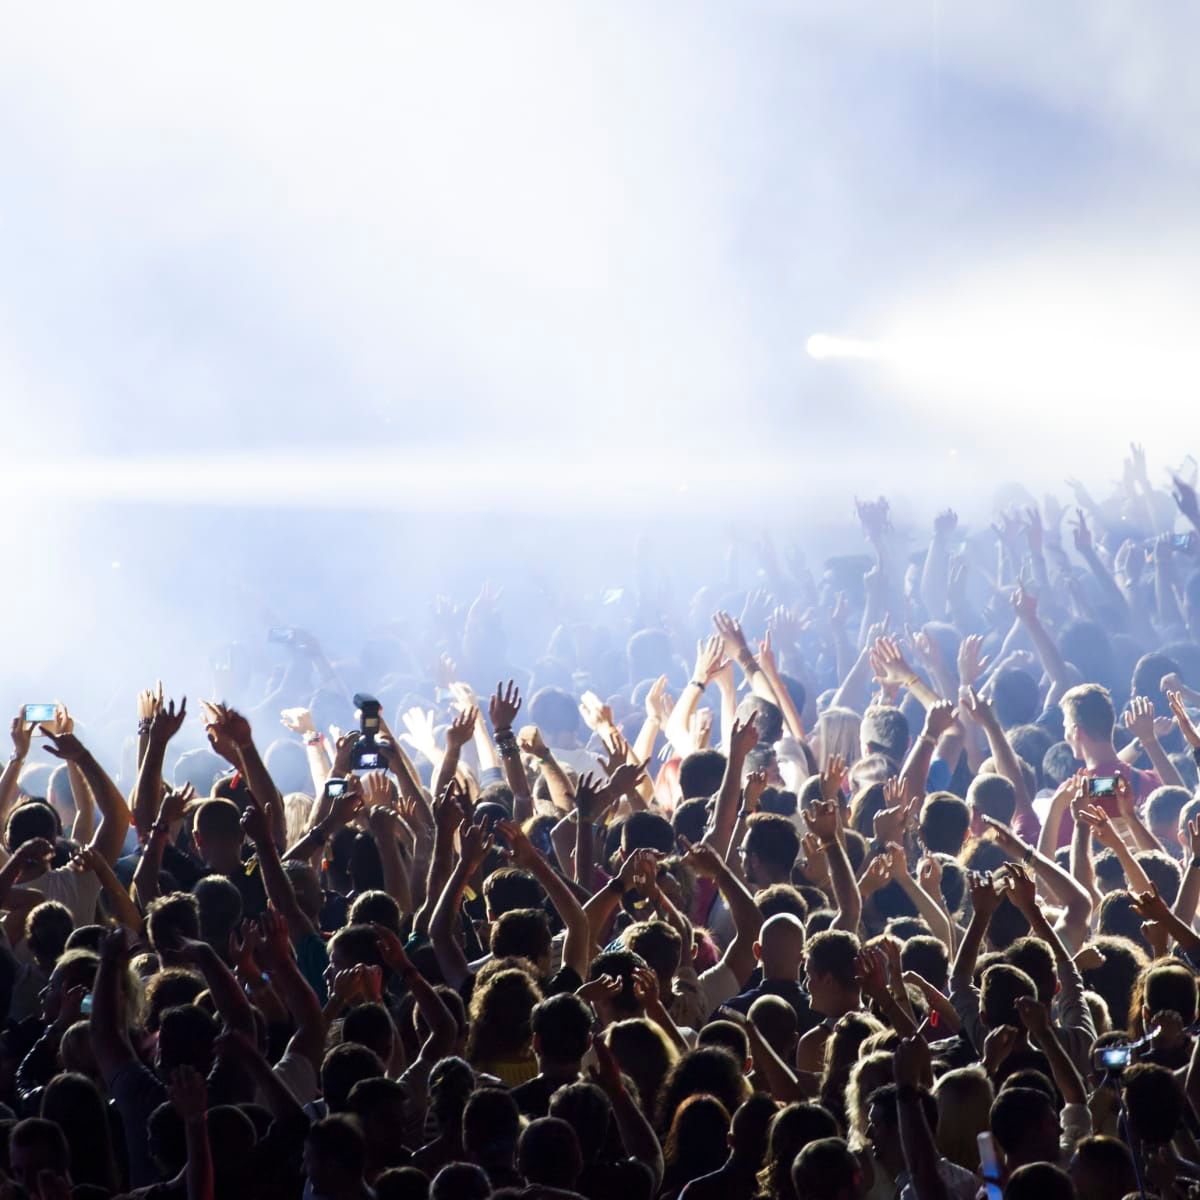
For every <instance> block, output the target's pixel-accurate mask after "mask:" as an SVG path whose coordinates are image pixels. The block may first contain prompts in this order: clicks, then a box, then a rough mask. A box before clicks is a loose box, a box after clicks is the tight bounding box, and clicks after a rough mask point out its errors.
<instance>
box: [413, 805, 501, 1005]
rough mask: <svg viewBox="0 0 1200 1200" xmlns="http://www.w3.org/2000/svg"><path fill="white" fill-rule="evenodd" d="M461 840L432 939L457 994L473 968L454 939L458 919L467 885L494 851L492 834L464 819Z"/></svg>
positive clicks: (438, 907) (435, 913) (433, 923)
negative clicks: (457, 856)
mask: <svg viewBox="0 0 1200 1200" xmlns="http://www.w3.org/2000/svg"><path fill="white" fill-rule="evenodd" d="M458 839H459V847H460V854H461V857H460V858H459V860H458V863H457V864H456V865H455V867H454V870H453V871H451V872H450V878H449V879H448V880H447V881H446V886H445V887H444V888H443V889H442V894H441V896H440V897H438V902H437V905H436V907H435V908H434V910H433V917H432V918H431V919H430V922H429V940H430V942H431V944H432V945H433V952H434V954H435V955H436V957H437V962H438V967H439V968H440V969H441V972H442V978H443V979H444V980H445V981H446V982H447V983H448V984H449V985H450V986H451V987H452V988H454V989H455V991H457V990H458V989H459V988H461V987H462V985H463V984H464V983H466V981H467V977H468V976H469V975H470V973H471V969H470V966H469V964H468V963H467V956H466V955H465V954H464V953H463V948H462V946H460V945H459V943H458V941H457V939H456V938H455V936H454V919H455V917H456V916H457V915H458V912H459V909H460V907H461V905H462V900H463V895H464V894H465V893H466V890H467V884H468V883H470V881H471V880H472V879H473V878H474V877H475V875H476V873H477V872H478V871H479V868H480V867H482V866H483V862H484V859H486V858H487V854H488V851H489V850H490V849H491V848H492V835H491V834H490V833H487V832H486V831H485V830H484V829H482V828H481V827H480V826H478V825H472V824H471V822H470V821H468V820H466V819H465V818H464V820H463V821H462V823H461V824H460V825H459V827H458Z"/></svg>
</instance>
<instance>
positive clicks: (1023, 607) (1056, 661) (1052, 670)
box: [1012, 584, 1079, 692]
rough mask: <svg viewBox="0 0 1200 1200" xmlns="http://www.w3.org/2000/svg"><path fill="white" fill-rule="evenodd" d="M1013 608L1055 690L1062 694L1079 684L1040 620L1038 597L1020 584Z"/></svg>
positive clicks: (1016, 589) (1013, 595)
mask: <svg viewBox="0 0 1200 1200" xmlns="http://www.w3.org/2000/svg"><path fill="white" fill-rule="evenodd" d="M1012 606H1013V612H1014V613H1016V616H1017V620H1018V621H1020V622H1021V624H1022V626H1023V627H1024V629H1025V631H1026V633H1028V634H1029V637H1030V640H1031V641H1032V642H1033V648H1034V649H1035V650H1036V651H1037V656H1038V658H1040V659H1041V660H1042V667H1043V669H1044V670H1045V672H1046V674H1047V675H1048V676H1049V677H1050V682H1051V683H1052V684H1053V685H1054V688H1055V690H1057V691H1060V692H1061V691H1064V690H1066V689H1067V688H1069V687H1071V686H1073V685H1074V684H1076V683H1078V682H1079V678H1078V674H1077V673H1076V672H1075V671H1073V670H1072V669H1071V668H1070V667H1069V666H1068V665H1067V660H1066V659H1065V658H1063V656H1062V651H1061V650H1059V648H1058V643H1057V642H1055V640H1054V639H1053V638H1052V637H1051V636H1050V635H1049V634H1048V633H1047V632H1046V628H1045V626H1044V625H1043V624H1042V623H1041V621H1040V620H1039V619H1038V612H1037V597H1036V596H1034V595H1032V594H1031V593H1029V592H1027V591H1026V590H1025V588H1024V587H1023V586H1022V585H1020V584H1018V585H1017V586H1016V588H1015V589H1014V590H1013V594H1012Z"/></svg>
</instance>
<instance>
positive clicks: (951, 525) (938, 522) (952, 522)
mask: <svg viewBox="0 0 1200 1200" xmlns="http://www.w3.org/2000/svg"><path fill="white" fill-rule="evenodd" d="M957 528H958V513H956V512H955V511H954V509H952V508H944V509H942V511H941V512H940V513H938V515H937V516H936V517H934V518H933V536H934V537H935V538H937V539H938V540H939V541H945V540H946V539H947V538H949V537H950V536H951V535H952V534H953V533H954V531H955V530H956V529H957Z"/></svg>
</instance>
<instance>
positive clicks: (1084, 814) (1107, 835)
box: [1079, 804, 1150, 892]
mask: <svg viewBox="0 0 1200 1200" xmlns="http://www.w3.org/2000/svg"><path fill="white" fill-rule="evenodd" d="M1079 820H1080V821H1082V822H1083V823H1084V824H1086V825H1088V826H1089V827H1090V828H1091V831H1092V835H1093V836H1094V837H1095V839H1096V841H1098V842H1099V843H1100V845H1101V846H1103V847H1104V848H1105V849H1106V850H1111V851H1112V852H1113V853H1114V854H1115V855H1116V856H1117V860H1118V861H1119V862H1120V864H1121V869H1122V870H1123V871H1124V872H1125V879H1126V881H1127V882H1128V884H1129V890H1130V891H1131V892H1148V891H1149V890H1150V879H1149V877H1148V876H1147V874H1146V872H1145V871H1144V870H1142V865H1141V863H1139V862H1138V860H1137V859H1136V858H1134V857H1133V855H1132V854H1130V853H1129V848H1128V847H1127V846H1126V845H1125V843H1124V841H1123V840H1122V838H1121V835H1120V834H1119V833H1118V832H1117V831H1116V829H1115V828H1113V824H1112V821H1111V819H1110V818H1109V815H1108V813H1107V812H1105V811H1104V809H1102V808H1099V807H1098V806H1096V805H1090V804H1085V805H1081V806H1080V809H1079Z"/></svg>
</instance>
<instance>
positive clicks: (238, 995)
mask: <svg viewBox="0 0 1200 1200" xmlns="http://www.w3.org/2000/svg"><path fill="white" fill-rule="evenodd" d="M164 951H165V955H166V957H167V958H168V959H169V960H171V961H173V962H174V963H175V964H177V965H179V964H182V965H184V966H189V967H195V968H196V969H197V970H198V971H199V972H200V974H201V975H203V976H204V982H205V983H206V984H208V992H209V995H210V996H211V997H212V1001H213V1005H214V1007H215V1008H216V1010H217V1016H219V1017H220V1018H221V1020H222V1021H223V1022H224V1023H225V1026H226V1028H228V1029H236V1030H238V1031H240V1032H241V1033H244V1034H245V1035H246V1036H247V1037H254V1036H255V1027H254V1013H253V1010H252V1009H251V1008H250V1001H249V1000H247V999H246V993H245V992H244V991H242V988H241V985H240V984H239V983H238V981H237V979H236V978H234V974H233V972H232V971H231V970H230V969H229V968H228V967H227V966H226V965H225V964H224V962H222V961H221V958H220V956H219V955H218V954H217V952H216V951H215V950H214V949H213V948H212V947H211V946H210V945H209V944H208V943H207V942H200V941H195V940H193V939H192V938H185V937H181V938H179V939H178V940H177V941H176V943H175V945H174V946H172V947H170V948H169V949H168V948H164Z"/></svg>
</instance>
